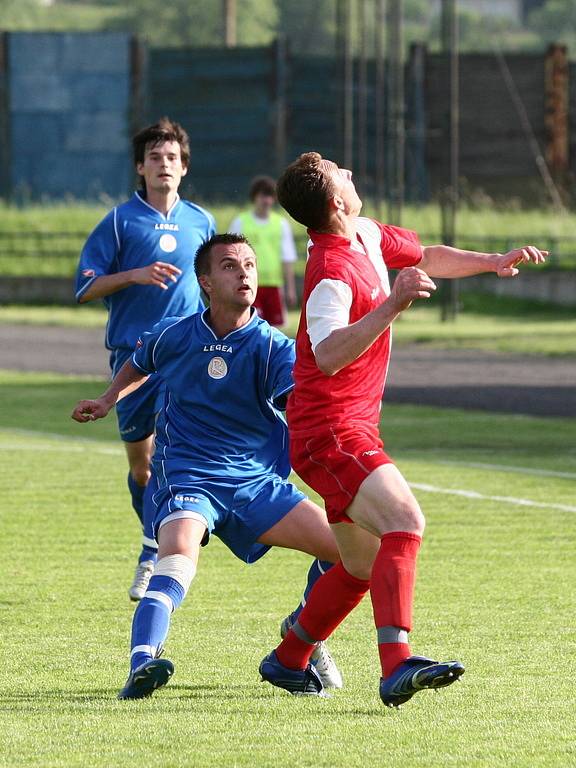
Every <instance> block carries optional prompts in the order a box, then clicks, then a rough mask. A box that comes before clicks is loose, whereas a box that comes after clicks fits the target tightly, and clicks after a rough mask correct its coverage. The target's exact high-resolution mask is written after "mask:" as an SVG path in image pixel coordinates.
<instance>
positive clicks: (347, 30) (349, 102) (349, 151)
mask: <svg viewBox="0 0 576 768" xmlns="http://www.w3.org/2000/svg"><path fill="white" fill-rule="evenodd" d="M353 11H354V4H353V1H352V0H347V2H345V3H344V158H343V159H344V167H345V168H348V169H351V168H352V166H353V165H354V59H353V57H352V23H353Z"/></svg>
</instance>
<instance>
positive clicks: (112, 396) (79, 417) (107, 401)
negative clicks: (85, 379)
mask: <svg viewBox="0 0 576 768" xmlns="http://www.w3.org/2000/svg"><path fill="white" fill-rule="evenodd" d="M147 378H148V374H147V373H143V372H142V371H140V370H138V368H136V366H135V365H133V364H132V361H131V360H127V361H126V362H125V363H124V365H123V366H122V368H120V370H119V371H118V373H117V374H116V376H114V379H113V380H112V382H111V384H110V386H109V387H108V389H107V390H106V392H104V393H103V394H102V395H100V397H98V398H97V399H96V400H80V402H79V403H78V405H77V406H76V408H74V410H73V411H72V418H73V419H74V420H75V421H79V422H80V423H81V424H84V423H85V422H87V421H96V419H103V418H104V417H105V416H107V415H108V412H109V411H110V410H111V409H112V408H113V407H114V406H115V405H116V403H117V402H118V400H121V399H122V398H123V397H126V395H129V394H130V393H131V392H134V390H136V389H138V387H140V386H142V384H144V382H145V381H146V379H147Z"/></svg>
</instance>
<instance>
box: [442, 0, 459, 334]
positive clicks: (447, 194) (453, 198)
mask: <svg viewBox="0 0 576 768" xmlns="http://www.w3.org/2000/svg"><path fill="white" fill-rule="evenodd" d="M442 50H443V52H444V53H446V54H447V55H448V63H449V73H450V74H449V93H450V99H449V103H450V114H449V126H450V127H449V135H450V158H449V173H448V179H447V185H446V187H445V189H444V191H443V194H442V200H441V206H442V240H443V242H444V243H445V244H446V245H455V244H456V217H457V211H458V178H459V157H460V97H459V74H460V73H459V56H458V16H457V0H442ZM443 289H444V290H443V301H442V320H454V319H455V318H456V316H457V314H458V303H459V285H458V281H457V280H445V281H444V286H443Z"/></svg>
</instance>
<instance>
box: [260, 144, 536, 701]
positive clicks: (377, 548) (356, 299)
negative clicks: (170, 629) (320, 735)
mask: <svg viewBox="0 0 576 768" xmlns="http://www.w3.org/2000/svg"><path fill="white" fill-rule="evenodd" d="M278 199H279V201H280V203H281V204H282V206H283V207H284V208H285V209H286V211H287V212H288V213H289V214H290V215H291V216H292V217H293V218H294V219H296V221H298V222H300V223H301V224H304V225H305V226H307V227H308V234H309V236H310V244H309V260H308V264H307V267H306V276H305V279H304V294H303V308H302V316H301V320H300V326H299V329H298V335H297V342H296V364H295V368H294V380H295V387H294V390H293V393H292V395H291V396H290V400H289V404H288V411H287V415H288V424H289V429H290V441H291V448H290V454H291V463H292V467H293V468H294V470H295V471H296V472H297V473H298V474H299V475H300V477H301V478H302V479H303V480H304V481H305V482H306V483H307V484H308V485H309V486H311V487H312V488H313V489H314V490H315V491H317V492H318V493H319V494H320V495H321V496H322V498H323V499H324V502H325V505H326V513H327V515H328V520H329V522H330V523H331V525H332V530H333V531H334V534H335V536H336V540H337V542H338V548H339V551H340V556H341V562H340V563H338V564H337V565H336V566H334V567H333V568H332V569H331V570H330V571H329V572H328V573H326V574H325V575H324V576H322V577H321V578H320V579H319V580H318V581H317V582H316V585H315V586H314V588H313V589H312V591H311V593H310V595H309V597H308V601H307V603H306V606H305V607H304V609H303V611H302V613H301V614H300V616H299V617H298V620H297V622H296V623H295V624H294V626H293V627H292V629H291V630H290V631H289V632H288V634H287V635H286V637H285V638H284V640H283V641H282V643H281V644H280V645H279V646H278V648H276V650H275V651H273V652H272V653H271V654H270V655H269V656H267V657H266V658H265V659H264V660H263V662H262V663H261V665H260V672H261V674H262V677H263V678H264V679H265V680H268V682H271V683H272V684H273V685H277V686H279V687H286V686H284V685H283V681H284V679H285V678H286V676H287V675H288V674H292V675H294V674H295V671H296V670H303V669H306V668H307V664H308V661H309V656H310V654H311V653H312V651H313V650H314V648H315V645H314V644H315V643H316V642H318V641H320V640H324V639H326V638H327V637H328V636H329V634H330V633H331V632H332V631H333V630H334V629H335V628H336V627H337V626H338V625H339V624H340V622H341V621H342V620H343V619H344V618H345V617H346V616H347V615H348V613H349V612H350V611H351V610H352V609H353V608H354V607H355V605H357V604H358V602H360V600H361V599H362V597H363V595H364V594H365V593H366V591H367V590H368V589H369V591H370V596H371V599H372V605H373V612H374V621H375V624H376V630H377V638H378V650H379V655H380V661H381V667H382V676H381V680H380V697H381V699H382V701H383V703H384V704H386V705H388V706H399V705H400V704H402V703H404V702H405V701H407V700H408V699H410V698H411V697H412V696H413V695H414V693H416V692H417V691H419V690H422V689H423V688H439V687H442V686H446V685H449V684H450V683H452V682H454V681H455V680H457V679H458V677H460V675H462V674H463V672H464V667H463V665H462V664H460V663H459V662H457V661H449V662H436V661H433V660H431V659H428V658H426V657H422V656H412V655H411V651H410V646H409V644H408V633H409V632H410V630H411V629H412V603H413V594H414V582H415V572H416V558H417V555H418V550H419V548H420V543H421V540H422V534H423V531H424V516H423V514H422V512H421V510H420V506H419V504H418V502H417V500H416V498H415V497H414V495H413V494H412V491H411V490H410V488H409V486H408V484H407V482H406V480H405V479H404V477H403V476H402V475H401V473H400V472H399V470H398V469H397V467H396V466H395V465H394V463H393V462H392V459H391V458H390V457H389V456H388V455H387V453H386V452H385V451H384V447H383V443H382V441H381V439H380V435H379V429H378V424H379V413H380V406H381V400H382V394H383V390H384V384H385V380H386V373H387V369H388V362H389V358H390V339H391V325H392V323H393V321H394V320H395V319H396V318H397V317H398V316H399V315H400V314H401V313H402V312H403V311H405V310H407V309H408V308H409V307H410V305H411V304H412V302H413V301H415V300H417V299H426V298H429V297H430V295H431V294H432V292H433V291H435V290H436V285H435V284H434V282H433V278H461V277H466V276H469V275H475V274H479V273H482V272H495V273H496V274H497V275H498V276H499V277H503V278H505V277H514V276H516V275H517V274H518V265H519V264H520V263H522V262H528V261H531V262H534V263H535V264H540V263H542V262H544V260H545V258H546V255H547V251H541V250H539V249H538V248H536V247H534V246H525V247H522V248H518V249H515V250H512V251H510V252H509V253H506V254H499V253H476V252H471V251H464V250H460V249H458V248H451V247H448V246H444V245H432V246H422V245H421V244H420V242H419V239H418V236H417V235H416V234H415V233H414V232H411V231H408V230H405V229H401V228H399V227H393V226H388V225H382V224H380V223H378V222H376V221H373V220H371V219H367V218H362V217H359V215H358V214H359V213H360V209H361V207H362V201H361V200H360V198H359V197H358V194H357V192H356V189H355V187H354V183H353V181H352V174H351V172H350V171H348V170H345V169H343V168H339V167H338V166H337V165H336V163H334V162H331V161H329V160H326V159H323V158H322V157H321V155H319V154H318V153H317V152H308V153H306V154H303V155H301V156H300V157H299V158H298V159H297V160H296V161H295V162H294V163H292V164H291V165H290V166H289V167H288V168H287V169H286V170H285V171H284V173H283V175H282V177H281V178H280V179H279V181H278ZM388 269H395V270H399V272H398V275H397V277H396V280H395V281H394V285H393V287H392V288H390V283H389V279H388ZM308 693H310V691H308ZM312 693H313V692H312ZM320 693H321V692H320Z"/></svg>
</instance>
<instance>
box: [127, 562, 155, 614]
mask: <svg viewBox="0 0 576 768" xmlns="http://www.w3.org/2000/svg"><path fill="white" fill-rule="evenodd" d="M155 565H156V564H155V563H154V561H153V560H143V561H142V562H141V563H138V565H137V566H136V572H135V573H134V581H133V582H132V585H131V587H130V589H129V590H128V594H129V595H130V600H133V601H134V602H135V603H136V602H138V600H142V598H143V597H144V595H145V594H146V590H147V589H148V584H149V582H150V579H151V578H152V574H153V573H154V567H155Z"/></svg>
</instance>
